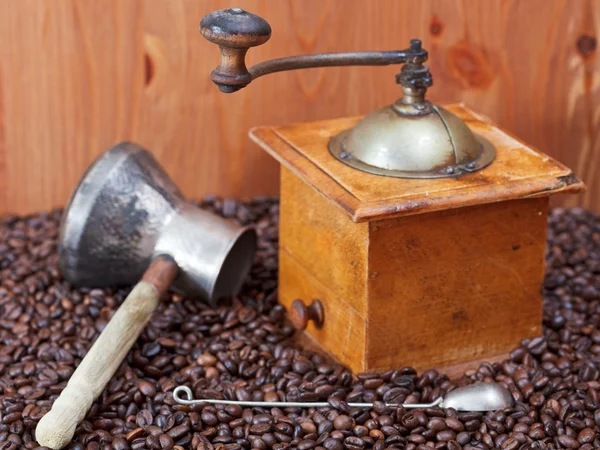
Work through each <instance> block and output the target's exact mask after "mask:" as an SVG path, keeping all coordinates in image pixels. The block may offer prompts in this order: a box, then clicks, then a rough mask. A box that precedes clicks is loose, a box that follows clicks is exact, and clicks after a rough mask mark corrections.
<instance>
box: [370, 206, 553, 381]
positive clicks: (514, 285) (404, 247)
mask: <svg viewBox="0 0 600 450" xmlns="http://www.w3.org/2000/svg"><path fill="white" fill-rule="evenodd" d="M547 209H548V198H547V197H545V198H539V199H526V200H513V201H505V202H500V203H493V204H488V205H481V206H475V207H470V208H461V209H457V210H449V211H439V212H434V213H430V214H420V215H417V216H408V217H402V218H399V219H388V220H377V221H373V222H370V223H369V227H370V234H369V277H368V279H367V280H366V281H367V283H368V291H369V293H368V297H367V298H368V300H367V301H368V314H367V332H366V336H367V349H366V363H365V367H366V369H368V370H385V369H387V368H390V367H400V366H404V365H408V366H413V367H415V368H418V369H425V368H427V367H441V366H449V365H451V364H454V363H462V362H465V361H471V360H478V359H481V358H485V357H486V356H495V355H498V354H501V353H504V352H508V351H510V350H511V349H513V348H514V347H515V345H518V343H519V342H520V341H521V339H525V338H527V337H534V336H537V335H539V333H540V332H541V329H542V297H541V293H540V286H541V284H542V281H543V277H544V254H545V249H546V220H547ZM516 311H518V312H519V314H518V316H517V315H515V312H516ZM382 336H386V339H382V338H381V337H382Z"/></svg>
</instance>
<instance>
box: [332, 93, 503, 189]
mask: <svg viewBox="0 0 600 450" xmlns="http://www.w3.org/2000/svg"><path fill="white" fill-rule="evenodd" d="M423 105H425V106H423ZM406 106H407V105H405V104H403V103H402V100H400V101H399V102H396V104H394V105H388V106H386V107H384V108H381V109H378V110H376V111H373V112H372V113H370V114H368V115H367V116H365V117H364V118H363V119H362V120H361V121H360V122H359V123H358V124H356V126H355V127H354V128H351V129H350V130H346V131H343V132H341V133H340V134H338V135H336V136H334V137H333V138H332V139H331V141H330V143H329V151H330V152H331V154H332V155H333V156H334V157H335V158H337V159H338V160H339V161H341V162H343V163H344V164H346V165H348V166H350V167H353V168H355V169H358V170H362V171H364V172H369V173H373V174H376V175H384V176H389V177H400V178H442V177H452V176H457V175H460V174H463V173H465V172H473V171H476V170H479V169H482V168H483V167H485V166H487V165H488V164H490V163H491V162H492V161H493V160H494V157H495V154H496V152H495V150H494V147H493V146H492V145H491V144H490V143H489V142H488V141H486V140H485V139H483V138H482V137H480V136H475V135H474V134H473V133H472V132H471V130H470V129H469V127H467V125H466V124H465V123H464V122H463V121H462V120H461V119H459V118H458V117H457V116H455V115H454V114H452V113H451V112H449V111H448V110H446V109H444V108H441V107H439V106H435V105H432V104H431V103H429V102H426V103H420V107H421V109H420V111H416V113H415V114H410V113H408V114H407V111H406Z"/></svg>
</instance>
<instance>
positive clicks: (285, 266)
mask: <svg viewBox="0 0 600 450" xmlns="http://www.w3.org/2000/svg"><path fill="white" fill-rule="evenodd" d="M279 267H280V270H279V302H280V303H281V304H282V305H283V306H285V307H286V308H288V310H289V308H290V306H291V304H292V302H293V301H294V300H295V299H297V298H300V299H301V300H303V301H304V302H305V303H306V304H307V305H308V304H310V302H311V301H312V300H313V299H315V298H318V299H320V300H321V302H322V303H323V309H324V310H325V321H324V324H323V327H322V328H320V329H317V328H315V326H314V324H313V323H312V322H309V324H308V327H307V329H306V331H305V332H306V333H308V334H309V335H310V337H311V338H312V339H313V340H314V343H315V345H318V346H320V347H321V348H322V349H323V350H325V351H326V352H327V353H329V354H331V355H334V357H335V359H337V360H338V361H340V362H341V363H342V364H345V365H346V366H348V367H349V368H350V369H352V370H353V371H356V372H361V371H362V368H363V367H364V361H365V343H366V338H365V318H364V316H361V315H360V314H359V313H358V312H357V311H356V310H355V309H354V308H352V307H349V306H348V304H347V303H346V302H345V301H344V299H341V298H340V297H339V296H338V295H337V294H336V293H335V292H333V290H332V289H331V287H330V286H327V285H325V284H323V283H321V282H320V281H319V280H317V278H316V277H315V276H313V274H312V273H311V272H309V271H308V270H307V269H306V268H305V267H304V266H302V265H301V264H299V263H298V261H297V260H296V259H295V258H294V257H292V256H291V255H290V254H289V253H288V252H287V251H286V250H283V249H282V250H280V252H279ZM363 301H364V300H363ZM313 348H314V347H313Z"/></svg>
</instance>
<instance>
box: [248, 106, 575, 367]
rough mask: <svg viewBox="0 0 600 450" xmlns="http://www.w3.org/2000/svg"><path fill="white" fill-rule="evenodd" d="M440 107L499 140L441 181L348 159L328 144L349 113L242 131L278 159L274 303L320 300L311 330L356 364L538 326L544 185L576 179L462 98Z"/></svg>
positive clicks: (560, 188) (447, 356)
mask: <svg viewBox="0 0 600 450" xmlns="http://www.w3.org/2000/svg"><path fill="white" fill-rule="evenodd" d="M447 109H448V110H450V111H451V112H453V113H454V114H456V115H458V116H459V117H460V118H461V119H463V120H465V122H466V123H467V125H468V126H469V127H470V128H471V129H472V130H473V131H474V132H475V133H477V134H479V135H481V136H483V137H484V138H486V139H487V140H488V141H490V142H492V144H493V145H494V146H495V147H496V152H497V157H496V160H495V161H494V162H493V163H492V164H491V165H490V166H489V167H487V168H485V169H483V170H480V171H478V172H475V173H472V174H467V175H463V176H460V177H457V178H445V179H403V178H389V177H382V176H378V175H372V174H369V173H365V172H361V171H357V170H355V169H352V168H350V167H348V166H346V165H344V164H342V163H340V162H339V161H337V160H335V159H334V158H333V157H332V156H331V154H330V153H329V151H328V149H327V144H328V141H329V138H330V137H331V136H333V135H335V134H336V133H338V132H340V131H341V130H344V129H347V128H349V127H352V126H353V125H354V124H355V123H356V122H357V121H358V120H359V118H346V119H335V120H330V121H321V122H314V123H305V124H296V125H288V126H282V127H261V128H255V129H253V130H252V131H251V133H250V136H251V137H252V138H253V139H254V140H255V141H256V142H257V143H258V144H259V145H260V146H261V147H262V148H263V149H265V150H266V151H267V152H269V153H270V154H271V155H272V156H273V157H274V158H276V159H277V160H278V161H279V162H281V164H282V165H283V166H284V167H283V168H282V175H281V207H280V213H281V218H280V222H281V228H280V245H281V250H280V269H279V270H280V275H279V276H280V280H279V296H280V301H281V302H282V303H283V304H284V305H285V306H287V307H288V308H289V306H290V305H291V303H292V302H293V301H294V299H296V298H301V299H302V300H303V301H304V302H305V303H306V304H310V303H311V301H312V300H313V299H315V298H319V299H320V300H321V301H322V303H323V306H324V310H325V320H324V324H323V326H322V327H321V328H320V329H317V328H316V327H315V326H314V325H313V324H310V323H309V325H308V328H307V332H308V333H309V334H310V335H311V336H312V337H313V338H314V339H315V340H316V341H317V342H318V343H319V344H320V345H321V346H322V347H323V348H324V349H325V350H326V351H328V352H330V353H331V354H333V355H334V356H335V357H337V358H338V359H339V360H340V361H341V362H343V363H344V364H346V365H348V366H349V367H350V368H351V369H353V370H354V371H357V372H363V371H371V370H385V369H389V368H392V367H400V366H404V365H412V366H414V367H416V368H417V369H425V368H430V367H444V368H448V366H451V365H460V366H461V369H464V368H465V364H464V363H467V362H469V361H475V360H481V359H490V360H491V359H496V358H497V357H498V355H499V354H502V353H504V352H507V351H508V350H510V349H511V348H513V347H514V346H515V345H518V343H519V341H520V340H521V339H523V338H527V337H532V336H535V335H538V334H539V333H540V331H541V324H542V316H541V313H542V299H541V295H540V289H541V285H542V282H543V275H544V251H545V243H546V224H547V210H548V200H549V196H550V195H552V194H555V193H561V192H578V191H580V190H582V189H584V185H583V183H581V182H580V181H579V180H578V179H577V178H576V177H575V176H574V175H573V174H572V172H571V171H570V170H569V169H568V168H567V167H565V166H563V165H562V164H560V163H558V162H557V161H555V160H553V159H552V158H550V157H548V156H547V155H545V154H543V153H541V152H538V151H537V150H535V149H532V148H530V147H528V146H526V145H525V144H524V143H522V142H520V141H519V140H517V139H515V138H513V137H511V136H509V135H508V134H507V133H505V132H504V131H502V130H500V129H499V128H498V127H497V126H496V125H494V124H492V123H491V122H490V121H489V120H487V119H486V118H484V117H481V116H478V115H477V114H475V113H474V112H472V111H470V110H469V109H468V108H466V107H464V106H463V105H453V106H449V107H447ZM288 310H289V309H288ZM517 311H518V314H516V312H517Z"/></svg>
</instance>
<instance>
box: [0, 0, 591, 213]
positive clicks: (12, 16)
mask: <svg viewBox="0 0 600 450" xmlns="http://www.w3.org/2000/svg"><path fill="white" fill-rule="evenodd" d="M231 6H240V7H243V8H245V9H247V10H249V11H252V12H255V13H258V14H260V15H262V16H263V17H265V19H267V20H268V21H269V22H270V23H271V26H272V28H273V36H272V38H271V41H269V42H268V43H267V44H265V45H264V46H262V47H259V48H255V49H252V50H250V52H249V56H248V59H249V62H250V63H252V62H258V61H261V60H263V59H267V58H273V57H281V56H287V55H290V54H301V53H312V52H327V51H346V50H377V49H396V48H404V47H406V45H407V43H408V40H409V39H410V38H412V37H418V38H421V39H422V40H423V41H424V46H425V48H427V49H428V50H429V51H430V54H431V57H430V66H431V70H432V73H433V75H434V83H435V84H434V87H433V88H432V89H431V95H430V97H431V99H432V100H434V101H436V102H438V103H441V104H444V103H452V102H460V101H464V102H466V103H467V104H468V105H469V106H470V107H472V108H473V109H474V110H475V111H478V112H481V113H484V114H486V115H488V116H489V117H491V118H492V119H493V120H494V121H495V122H497V123H498V124H499V125H501V126H502V127H504V128H507V129H508V130H510V131H511V132H512V133H514V134H515V135H517V136H519V137H520V138H522V139H523V140H525V141H526V142H528V143H530V144H532V145H533V146H535V147H537V148H539V149H540V150H542V151H544V152H546V153H548V154H550V155H551V156H553V157H555V158H557V159H558V160H560V161H562V162H564V163H565V164H567V165H568V166H570V167H571V168H573V169H574V170H575V173H576V174H577V175H578V176H580V177H581V178H582V179H583V180H584V181H586V182H587V183H588V185H589V187H590V189H589V191H588V193H587V194H586V195H585V196H580V197H576V196H569V197H567V198H566V199H565V200H563V201H564V202H566V203H567V204H569V205H574V204H581V205H584V206H586V207H593V208H595V209H596V210H598V211H600V176H598V174H599V172H600V132H599V131H600V130H599V128H600V82H599V78H598V77H599V76H600V75H599V74H600V70H599V65H600V63H599V58H598V56H597V51H596V35H597V33H598V24H599V23H600V1H598V0H578V1H570V2H569V1H565V0H528V1H519V0H489V1H485V2H483V1H477V0H423V1H416V2H415V1H408V0H378V1H377V2H367V1H362V0H290V1H285V2H284V1H278V2H276V1H265V0H222V1H218V0H169V1H164V0H128V1H116V0H113V1H110V0H86V1H79V0H63V1H54V2H50V1H46V2H40V1H38V0H19V1H11V0H0V10H1V11H2V14H0V211H2V212H19V213H26V212H32V211H37V210H43V209H48V208H51V207H53V206H58V205H64V203H65V202H66V200H67V198H68V195H69V193H70V192H71V190H72V189H73V187H74V186H75V183H76V181H77V180H78V178H79V177H80V175H81V174H82V172H83V170H84V169H85V168H86V167H87V165H88V164H89V163H90V162H91V161H92V160H93V159H94V158H95V157H96V156H97V155H98V154H99V153H101V152H102V151H103V150H105V149H107V148H108V147H110V146H111V145H113V144H115V143H116V142H118V141H120V140H123V139H131V140H134V141H137V142H139V143H140V144H142V145H144V146H146V147H147V148H149V149H150V150H152V151H153V152H154V154H155V155H156V156H157V158H158V159H159V160H160V161H161V163H163V164H164V166H165V167H166V169H167V171H168V172H169V173H170V175H171V176H173V177H174V178H175V179H176V180H177V182H178V183H179V185H180V186H181V188H182V190H183V191H184V192H185V194H186V195H188V196H190V197H199V196H201V195H202V194H205V193H209V192H210V193H218V194H221V195H225V196H238V197H244V196H249V195H253V194H264V193H269V194H274V193H276V192H277V190H278V183H279V179H278V173H277V172H278V165H277V163H276V162H275V161H273V160H272V159H271V158H270V157H269V156H268V155H265V154H264V153H263V152H261V151H260V150H259V149H257V148H256V147H255V146H253V145H252V144H251V143H250V142H249V140H248V138H247V130H248V129H249V128H250V127H253V126H257V125H282V124H286V123H293V122H300V121H309V120H322V119H332V118H336V117H350V116H357V115H362V114H365V113H367V112H369V111H371V110H373V109H375V108H378V107H381V106H383V105H385V104H387V103H391V102H392V101H393V100H395V98H396V97H397V96H398V94H399V88H398V86H396V85H395V83H394V75H395V73H396V72H397V68H394V67H376V68H368V67H362V68H327V69H311V70H304V71H297V72H289V73H280V74H274V75H269V76H268V77H265V78H264V79H259V80H257V81H255V82H254V83H252V85H251V86H249V87H248V88H246V89H244V90H242V91H241V92H239V93H236V94H232V95H225V94H221V93H220V92H218V90H217V89H216V88H215V87H214V86H213V85H212V83H211V82H210V80H209V78H208V74H209V72H210V70H212V68H213V67H214V66H215V65H216V63H217V59H218V50H217V49H216V48H215V47H214V46H213V45H212V44H210V43H208V42H206V41H204V40H203V39H202V38H201V36H200V34H199V33H198V23H199V21H200V18H201V17H202V16H203V15H204V14H206V13H208V12H210V11H212V10H214V9H219V8H226V7H231Z"/></svg>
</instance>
